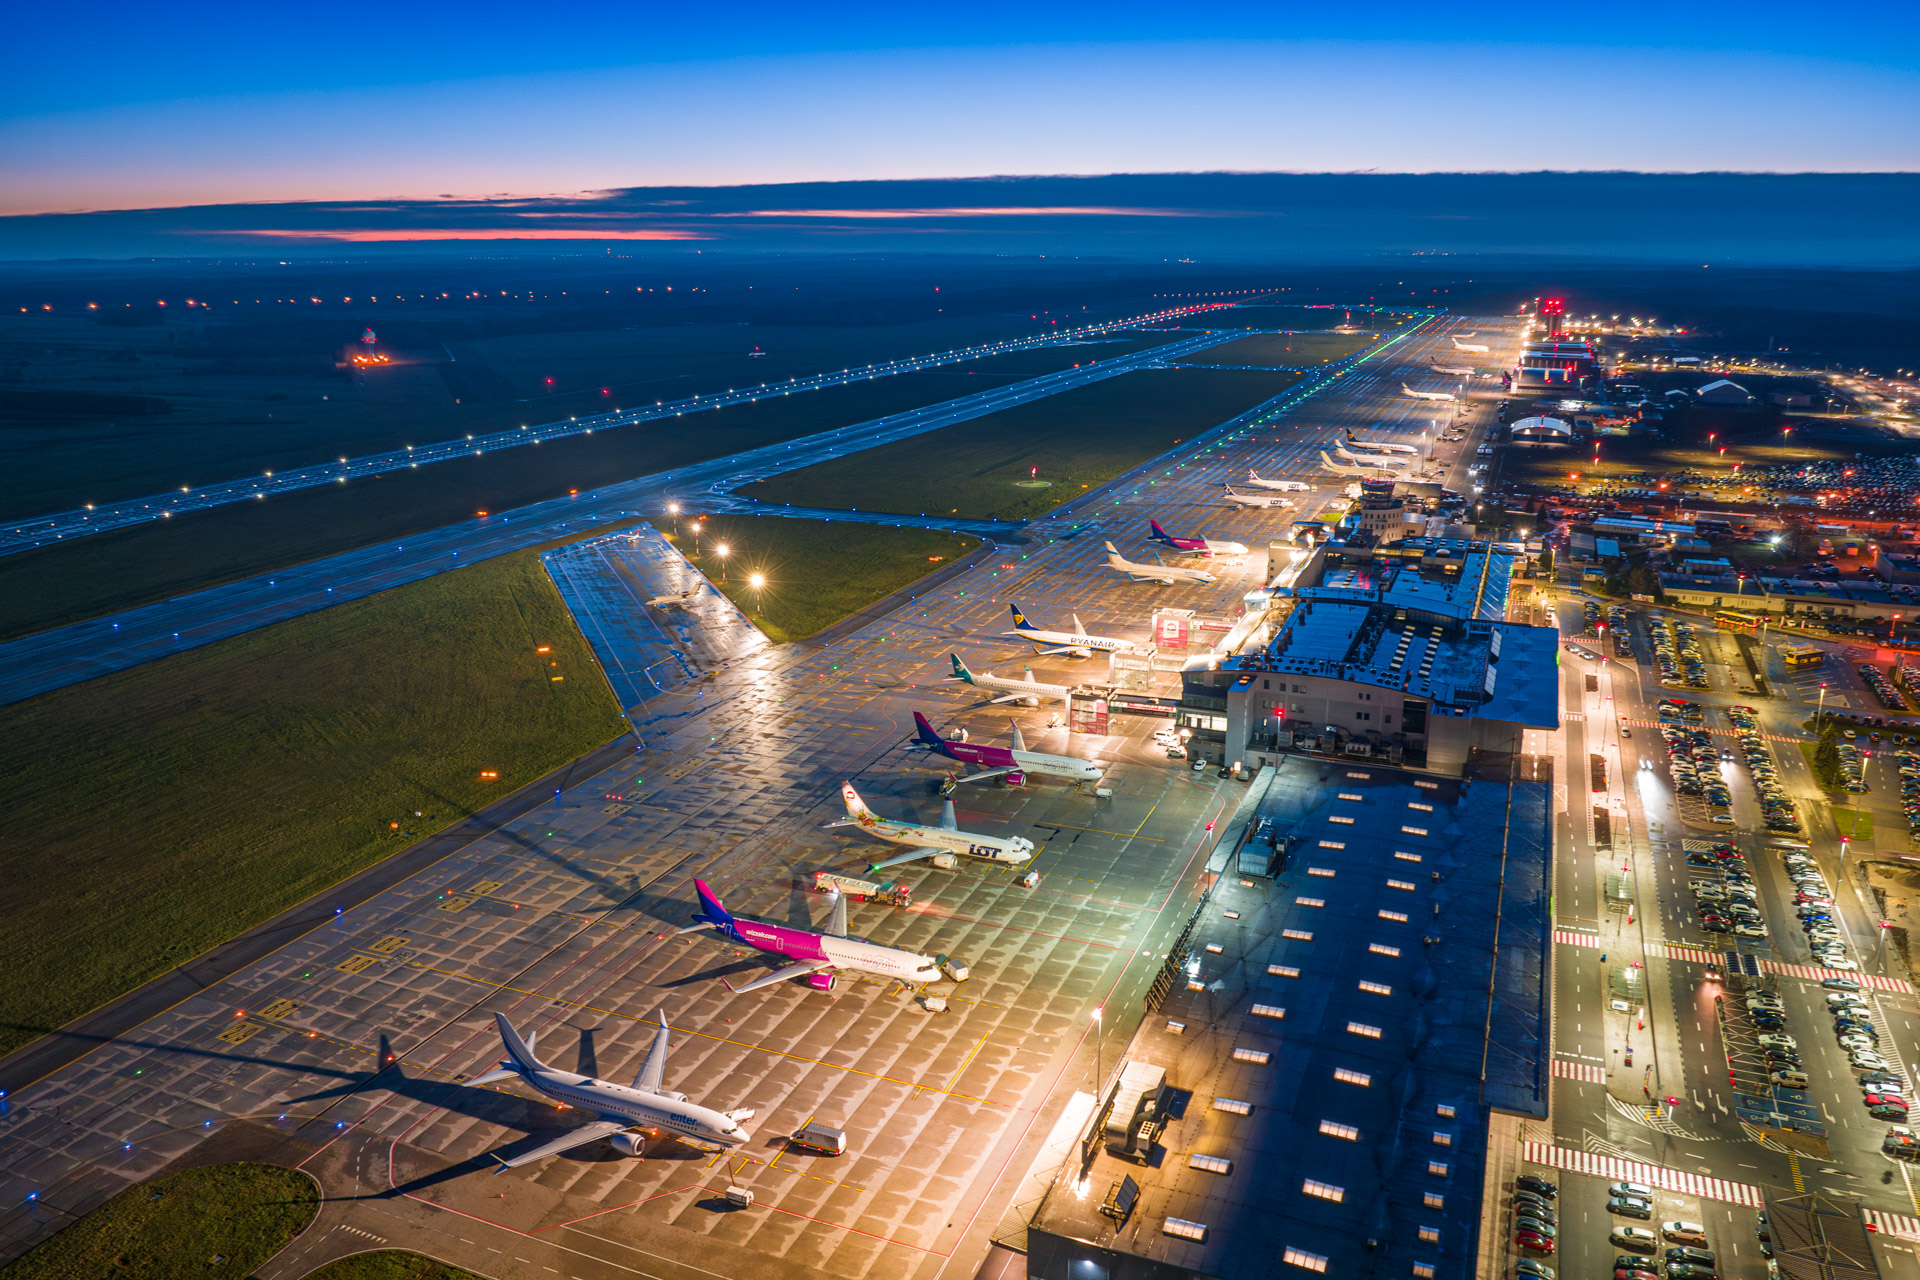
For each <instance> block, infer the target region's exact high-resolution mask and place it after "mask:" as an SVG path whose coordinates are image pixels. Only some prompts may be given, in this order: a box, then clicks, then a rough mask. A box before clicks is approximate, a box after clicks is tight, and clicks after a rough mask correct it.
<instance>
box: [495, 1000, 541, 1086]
mask: <svg viewBox="0 0 1920 1280" xmlns="http://www.w3.org/2000/svg"><path fill="white" fill-rule="evenodd" d="M493 1022H494V1025H495V1026H496V1027H498V1028H499V1030H500V1043H501V1045H503V1046H504V1047H505V1048H506V1051H507V1060H508V1061H509V1062H511V1063H513V1065H514V1067H515V1068H516V1069H518V1070H519V1071H521V1072H525V1073H532V1072H535V1071H539V1070H541V1069H542V1067H541V1063H540V1059H538V1058H536V1057H534V1056H533V1044H532V1037H531V1036H529V1037H528V1038H527V1039H525V1040H522V1039H521V1038H520V1033H519V1032H518V1031H515V1030H514V1029H513V1024H512V1023H511V1022H508V1021H507V1015H506V1014H504V1013H495V1014H494V1015H493Z"/></svg>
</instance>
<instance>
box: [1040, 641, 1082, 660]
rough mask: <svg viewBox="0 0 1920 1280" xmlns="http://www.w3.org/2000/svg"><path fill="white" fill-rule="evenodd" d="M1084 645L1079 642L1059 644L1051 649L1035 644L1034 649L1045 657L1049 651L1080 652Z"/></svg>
mask: <svg viewBox="0 0 1920 1280" xmlns="http://www.w3.org/2000/svg"><path fill="white" fill-rule="evenodd" d="M1082 647H1083V646H1081V645H1077V644H1057V645H1055V646H1053V647H1052V648H1051V649H1042V648H1041V647H1040V646H1039V645H1035V646H1033V651H1034V652H1035V653H1036V654H1039V655H1040V656H1042V657H1045V656H1046V655H1047V654H1049V653H1078V652H1079V651H1080V649H1081V648H1082Z"/></svg>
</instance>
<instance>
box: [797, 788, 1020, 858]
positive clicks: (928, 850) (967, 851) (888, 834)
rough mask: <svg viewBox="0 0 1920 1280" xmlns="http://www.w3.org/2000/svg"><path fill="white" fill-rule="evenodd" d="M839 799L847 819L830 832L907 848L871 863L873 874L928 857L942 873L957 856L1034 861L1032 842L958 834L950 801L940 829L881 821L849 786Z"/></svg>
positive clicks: (960, 832) (1001, 837) (831, 823)
mask: <svg viewBox="0 0 1920 1280" xmlns="http://www.w3.org/2000/svg"><path fill="white" fill-rule="evenodd" d="M840 798H841V799H842V800H844V801H845V802H846V806H847V816H846V817H844V818H842V819H840V820H839V821H838V822H829V823H828V824H827V826H828V827H829V828H831V827H859V828H860V829H861V830H862V831H864V832H866V833H867V834H868V835H870V836H873V837H875V838H876V839H880V840H891V841H892V842H893V843H894V844H904V845H908V846H910V847H909V848H908V849H907V851H906V852H905V853H901V854H896V855H894V856H893V857H891V858H882V859H881V860H880V861H878V862H876V863H874V864H873V867H872V869H873V870H875V871H885V870H886V869H887V868H888V867H897V866H899V865H900V864H901V863H903V862H918V861H919V860H920V859H922V858H926V857H931V858H932V859H933V864H934V865H935V866H937V867H939V868H941V869H942V870H952V869H953V867H954V865H955V863H954V858H955V857H956V856H958V857H962V858H984V859H985V860H986V861H988V862H1007V863H1012V864H1013V865H1015V866H1018V865H1019V864H1021V863H1023V862H1028V861H1031V860H1032V858H1033V841H1031V840H1028V839H1025V838H1023V837H1021V836H978V835H974V834H973V833H972V832H970V831H962V830H960V825H959V822H958V821H957V820H956V819H955V817H954V813H953V801H951V800H949V801H947V802H946V804H945V805H944V806H943V807H942V808H941V810H940V825H939V826H937V827H923V826H921V825H920V824H919V823H917V822H896V821H894V820H893V819H891V818H883V817H881V816H880V815H879V814H877V813H875V812H874V811H873V810H871V809H869V808H867V802H866V801H864V800H862V799H861V798H860V793H859V792H857V791H855V790H854V789H853V784H852V783H851V782H843V783H841V784H840Z"/></svg>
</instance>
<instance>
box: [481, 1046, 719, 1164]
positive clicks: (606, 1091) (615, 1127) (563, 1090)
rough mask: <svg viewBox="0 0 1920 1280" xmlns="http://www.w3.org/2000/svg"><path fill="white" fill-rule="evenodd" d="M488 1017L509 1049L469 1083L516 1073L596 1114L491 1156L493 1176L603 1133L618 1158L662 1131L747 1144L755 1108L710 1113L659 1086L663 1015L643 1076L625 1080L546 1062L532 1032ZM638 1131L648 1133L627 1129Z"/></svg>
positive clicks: (550, 1094)
mask: <svg viewBox="0 0 1920 1280" xmlns="http://www.w3.org/2000/svg"><path fill="white" fill-rule="evenodd" d="M493 1021H494V1025H495V1026H497V1027H498V1028H499V1030H500V1043H501V1045H502V1046H503V1047H504V1048H505V1049H506V1051H507V1056H506V1057H504V1058H502V1059H501V1060H500V1066H499V1069H498V1070H495V1071H489V1072H487V1073H486V1074H485V1075H482V1076H475V1077H474V1078H473V1079H471V1080H469V1081H467V1082H466V1083H468V1084H470V1085H482V1084H492V1083H493V1082H494V1081H496V1080H506V1079H509V1078H518V1079H520V1080H523V1081H525V1082H526V1083H527V1084H528V1085H530V1086H531V1087H532V1088H534V1089H536V1090H538V1091H539V1092H540V1093H543V1094H545V1095H546V1096H547V1097H549V1098H552V1099H554V1100H555V1101H556V1102H559V1103H561V1104H563V1105H565V1106H568V1107H572V1108H573V1109H575V1110H577V1111H585V1112H587V1113H588V1114H590V1115H592V1116H593V1117H594V1119H592V1120H590V1121H588V1122H587V1123H586V1124H584V1125H581V1126H580V1127H579V1128H578V1129H569V1130H568V1131H567V1132H565V1133H563V1134H561V1135H560V1136H559V1137H557V1138H555V1139H553V1140H552V1141H551V1142H543V1143H541V1144H540V1145H539V1146H537V1147H535V1148H533V1150H531V1151H522V1152H520V1153H519V1154H518V1155H515V1156H512V1157H511V1158H508V1157H502V1156H499V1155H495V1156H494V1159H496V1160H498V1161H500V1167H499V1168H498V1169H495V1170H494V1172H495V1173H504V1172H506V1171H507V1170H508V1169H517V1168H519V1167H520V1166H521V1165H523V1164H531V1163H532V1162H533V1161H535V1160H543V1159H545V1158H546V1157H548V1156H551V1155H557V1154H559V1153H560V1152H562V1151H571V1150H573V1148H575V1147H580V1146H585V1145H586V1144H587V1143H589V1142H595V1141H598V1140H599V1139H601V1138H605V1139H607V1140H608V1142H609V1143H611V1145H612V1146H613V1149H614V1150H615V1151H617V1152H619V1153H620V1154H621V1155H623V1156H637V1155H640V1154H642V1151H643V1148H644V1146H645V1143H646V1140H647V1139H648V1138H650V1137H654V1136H656V1135H657V1134H660V1133H671V1134H672V1135H673V1136H674V1137H676V1138H684V1139H686V1140H687V1141H689V1142H693V1143H701V1144H708V1145H711V1146H717V1147H719V1148H720V1149H722V1150H726V1149H728V1148H731V1147H737V1146H739V1145H740V1144H741V1143H743V1142H745V1141H747V1138H748V1134H747V1131H746V1130H745V1129H742V1128H741V1127H740V1122H741V1121H742V1120H751V1119H753V1112H751V1111H715V1110H713V1108H711V1107H703V1106H701V1105H699V1104H698V1103H695V1102H689V1101H687V1095H686V1094H684V1093H674V1092H672V1091H671V1090H668V1089H664V1088H662V1087H661V1085H660V1082H661V1080H662V1079H663V1078H664V1077H665V1074H666V1069H667V1037H668V1035H669V1034H670V1033H669V1032H668V1030H667V1018H666V1015H665V1014H661V1015H660V1029H659V1030H658V1031H655V1032H654V1033H653V1048H651V1049H649V1050H648V1051H647V1060H646V1061H645V1062H644V1063H642V1064H641V1066H640V1073H639V1074H638V1075H636V1076H635V1077H634V1078H633V1083H632V1084H630V1085H626V1084H615V1083H613V1081H611V1080H596V1079H594V1078H593V1077H592V1076H583V1075H580V1074H578V1073H576V1072H572V1071H562V1070H560V1069H559V1068H557V1067H550V1066H548V1065H546V1064H545V1063H544V1062H541V1061H540V1059H538V1058H536V1057H534V1056H533V1037H532V1036H528V1037H527V1038H526V1039H524V1040H522V1039H521V1038H520V1033H519V1032H517V1031H515V1030H514V1029H513V1024H512V1023H511V1022H508V1021H507V1015H506V1014H504V1013H495V1014H494V1015H493ZM636 1128H638V1129H648V1130H651V1131H652V1132H650V1133H634V1132H632V1130H634V1129H636Z"/></svg>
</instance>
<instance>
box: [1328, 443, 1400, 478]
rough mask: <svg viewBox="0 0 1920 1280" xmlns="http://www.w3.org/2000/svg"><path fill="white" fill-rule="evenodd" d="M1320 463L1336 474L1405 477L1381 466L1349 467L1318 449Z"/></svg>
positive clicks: (1364, 476)
mask: <svg viewBox="0 0 1920 1280" xmlns="http://www.w3.org/2000/svg"><path fill="white" fill-rule="evenodd" d="M1320 465H1321V466H1323V467H1325V468H1326V469H1327V470H1329V471H1331V472H1333V474H1335V475H1337V476H1360V477H1362V478H1364V479H1367V480H1403V479H1405V478H1406V477H1404V476H1401V475H1399V474H1398V473H1396V472H1392V471H1388V470H1386V469H1384V468H1381V467H1350V466H1348V465H1346V464H1345V463H1343V462H1335V461H1334V460H1333V459H1332V458H1329V457H1328V456H1327V453H1326V450H1324V449H1322V450H1321V451H1320Z"/></svg>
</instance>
